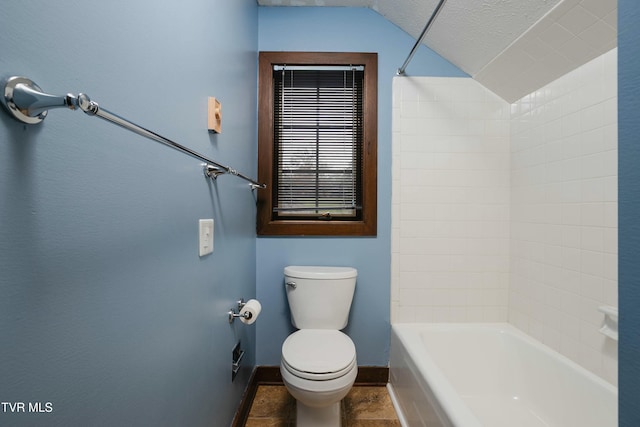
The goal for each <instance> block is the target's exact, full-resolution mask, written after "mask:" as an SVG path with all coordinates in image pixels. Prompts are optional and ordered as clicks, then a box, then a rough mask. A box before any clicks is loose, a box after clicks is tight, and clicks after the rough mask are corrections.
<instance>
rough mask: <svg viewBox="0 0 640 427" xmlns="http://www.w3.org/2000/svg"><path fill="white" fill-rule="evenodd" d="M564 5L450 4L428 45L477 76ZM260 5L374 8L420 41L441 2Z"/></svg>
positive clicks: (514, 1)
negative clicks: (533, 26) (510, 46)
mask: <svg viewBox="0 0 640 427" xmlns="http://www.w3.org/2000/svg"><path fill="white" fill-rule="evenodd" d="M558 1H559V0H448V1H447V2H446V3H445V4H444V7H443V8H442V10H441V12H440V14H439V16H438V19H437V20H436V21H434V23H433V25H432V26H431V29H430V30H429V33H428V34H427V37H426V39H425V44H427V45H428V46H429V47H430V48H431V49H433V50H434V51H436V52H438V53H439V54H440V55H442V56H444V57H446V58H447V59H448V60H449V61H451V62H452V63H454V64H455V65H457V66H458V67H460V68H461V69H462V70H463V71H465V72H467V73H468V74H471V75H474V74H476V73H477V72H479V71H480V70H481V69H482V68H483V67H484V66H485V65H486V64H488V63H489V62H490V61H491V60H492V59H493V58H495V57H496V56H497V55H498V54H499V53H500V52H501V51H502V50H504V49H505V48H506V47H507V46H509V44H511V43H512V42H513V41H514V40H515V39H516V38H517V37H518V36H520V35H521V34H522V33H523V32H524V31H525V30H527V29H528V28H529V27H531V26H532V25H533V24H534V23H535V22H536V21H537V20H539V19H540V18H541V17H542V16H543V15H544V14H545V13H546V12H548V11H549V10H550V9H551V8H552V7H553V6H555V4H556V3H558ZM258 3H259V4H260V5H263V6H358V7H369V8H371V9H373V10H375V11H377V12H378V13H380V14H381V15H382V16H384V17H385V18H387V19H388V20H389V21H391V22H393V23H394V24H396V25H397V26H398V27H400V28H402V29H403V30H404V31H406V32H407V33H409V34H410V35H411V36H412V37H414V38H417V37H418V36H419V35H420V32H421V31H422V29H423V28H424V25H425V23H426V22H427V20H428V19H429V17H430V16H431V13H432V12H433V10H434V9H435V7H436V5H437V4H438V0H393V1H390V0H258ZM409 49H411V47H410V46H409ZM408 53H409V52H408V51H407V54H408Z"/></svg>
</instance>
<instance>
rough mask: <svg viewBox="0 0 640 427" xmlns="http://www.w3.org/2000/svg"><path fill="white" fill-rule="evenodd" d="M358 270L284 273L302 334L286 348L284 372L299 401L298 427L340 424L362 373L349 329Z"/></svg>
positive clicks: (292, 337)
mask: <svg viewBox="0 0 640 427" xmlns="http://www.w3.org/2000/svg"><path fill="white" fill-rule="evenodd" d="M357 275H358V271H357V270H356V269H355V268H351V267H311V266H289V267H285V269H284V276H285V280H284V283H285V287H286V291H287V299H288V300H289V308H290V309H291V323H292V324H293V326H295V327H296V328H298V329H299V330H298V331H296V332H294V333H293V334H291V335H289V336H288V337H287V339H286V340H285V341H284V343H283V344H282V359H281V363H280V373H281V374H282V380H283V381H284V384H285V385H286V387H287V389H288V390H289V393H291V395H292V396H293V397H295V399H296V401H297V402H296V407H297V409H296V417H297V418H296V425H297V426H298V427H310V426H314V427H315V426H323V427H330V426H331V427H333V426H335V427H337V426H340V401H341V400H342V398H343V397H345V396H346V395H347V393H349V390H350V389H351V387H352V386H353V383H354V381H355V379H356V375H357V373H358V366H357V363H356V348H355V346H354V345H353V341H351V338H349V337H348V336H347V335H345V334H344V333H342V332H340V329H343V328H344V327H345V326H347V320H348V318H349V310H350V308H351V301H352V300H353V292H354V290H355V287H356V277H357Z"/></svg>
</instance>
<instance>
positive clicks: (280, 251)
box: [256, 7, 466, 366]
mask: <svg viewBox="0 0 640 427" xmlns="http://www.w3.org/2000/svg"><path fill="white" fill-rule="evenodd" d="M414 42H415V40H413V39H412V38H411V37H410V36H408V35H407V34H406V33H405V32H404V31H402V30H400V29H399V28H398V27H396V26H395V25H393V24H391V23H390V22H389V21H387V20H386V19H384V18H383V17H381V16H380V15H379V14H377V13H376V12H374V11H372V10H370V9H365V8H362V9H361V8H328V7H322V8H318V7H316V8H306V7H289V8H287V7H277V8H266V7H262V8H260V10H259V45H258V47H259V49H260V50H261V51H268V50H275V51H281V50H289V51H362V52H377V53H378V235H377V237H375V238H310V237H304V238H266V237H260V238H258V243H257V281H256V283H257V294H258V297H259V298H260V300H261V301H262V303H263V311H262V314H261V318H260V321H259V322H258V335H257V341H258V357H257V364H258V365H278V364H279V363H280V348H281V345H282V342H283V341H284V339H285V338H286V337H287V335H288V334H289V333H290V332H291V331H292V330H293V327H292V326H291V324H290V321H289V308H288V305H287V301H286V295H285V291H284V282H283V277H282V271H283V268H284V267H285V266H287V265H291V264H302V265H348V266H353V267H356V268H357V269H358V282H357V285H356V295H355V299H354V302H353V305H352V309H351V317H350V321H349V325H348V326H347V329H346V330H345V332H346V333H347V334H348V335H349V336H350V337H351V338H352V339H353V341H354V343H355V344H356V351H357V354H358V364H359V365H361V366H364V365H369V366H387V364H388V362H389V328H390V326H389V317H390V316H389V311H390V280H391V261H390V260H391V107H392V105H391V83H392V78H393V76H394V75H395V72H396V70H397V69H398V68H399V67H400V66H401V65H402V63H403V62H404V60H405V58H406V56H407V55H408V54H409V51H410V50H411V47H412V46H413V44H414ZM407 73H408V74H418V75H431V76H466V75H465V74H464V73H463V72H461V71H460V70H459V69H458V68H457V67H455V66H453V65H451V64H450V63H449V62H447V61H446V60H444V59H443V58H442V57H440V56H439V55H437V54H436V53H434V52H433V51H431V50H429V49H427V48H426V47H421V48H420V49H419V50H418V53H417V54H416V56H415V57H414V59H413V61H412V62H411V64H410V65H409V67H408V68H407Z"/></svg>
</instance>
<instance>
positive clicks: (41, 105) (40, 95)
mask: <svg viewBox="0 0 640 427" xmlns="http://www.w3.org/2000/svg"><path fill="white" fill-rule="evenodd" d="M0 85H1V87H2V90H3V93H2V96H0V102H2V104H3V105H4V107H5V109H6V110H7V111H8V112H9V113H10V114H11V115H12V116H13V117H14V118H15V119H17V120H19V121H21V122H23V123H26V124H30V125H35V124H38V123H41V122H42V121H43V120H44V119H45V118H46V117H47V113H48V111H49V110H50V109H52V108H68V109H70V110H76V109H80V110H82V111H84V112H85V113H86V114H88V115H90V116H97V117H100V118H101V119H103V120H106V121H108V122H110V123H113V124H115V125H118V126H120V127H123V128H125V129H127V130H130V131H132V132H134V133H137V134H138V135H141V136H144V137H146V138H148V139H151V140H154V141H156V142H159V143H161V144H164V145H166V146H168V147H171V148H173V149H175V150H178V151H180V152H182V153H184V154H187V155H189V156H191V157H194V158H196V159H199V160H202V161H203V162H205V164H204V165H203V166H204V168H203V171H204V174H205V176H207V177H209V178H212V179H216V178H217V177H218V176H219V175H223V174H227V173H228V174H230V175H235V176H237V177H239V178H241V179H244V180H245V181H248V182H249V186H250V188H251V189H252V190H255V189H263V188H266V187H267V186H266V185H265V184H261V183H259V182H256V181H254V180H253V179H251V178H249V177H247V176H245V175H243V174H241V173H240V172H238V171H237V170H235V169H233V168H231V167H229V166H224V165H222V164H220V163H218V162H216V161H214V160H211V159H209V158H207V157H205V156H203V155H202V154H200V153H198V152H196V151H193V150H191V149H190V148H188V147H185V146H184V145H180V144H178V143H177V142H174V141H172V140H170V139H168V138H165V137H164V136H162V135H159V134H157V133H155V132H153V131H150V130H149V129H146V128H144V127H142V126H139V125H137V124H135V123H133V122H131V121H129V120H127V119H125V118H123V117H120V116H118V115H117V114H114V113H112V112H110V111H108V110H106V109H104V108H102V107H100V106H99V105H98V103H96V102H94V101H92V100H91V99H90V98H89V96H87V95H86V94H84V93H80V94H78V96H75V95H73V94H70V93H68V94H66V95H62V96H59V95H51V94H48V93H45V92H44V91H43V90H42V89H41V88H40V86H38V85H37V84H36V83H35V82H33V81H32V80H31V79H28V78H26V77H20V76H13V77H9V78H7V79H4V80H2V82H0Z"/></svg>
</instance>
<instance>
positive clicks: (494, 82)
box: [258, 0, 617, 102]
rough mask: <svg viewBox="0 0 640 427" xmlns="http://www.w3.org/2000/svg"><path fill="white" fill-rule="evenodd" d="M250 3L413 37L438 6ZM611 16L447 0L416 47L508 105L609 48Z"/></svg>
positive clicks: (605, 11) (334, 0)
mask: <svg viewBox="0 0 640 427" xmlns="http://www.w3.org/2000/svg"><path fill="white" fill-rule="evenodd" d="M258 3H259V4H260V5H262V6H351V7H368V8H371V9H373V10H375V11H376V12H378V13H379V14H380V15H382V16H384V17H385V18H386V19H388V20H389V21H390V22H392V23H393V24H395V25H397V26H398V27H400V28H401V29H403V30H404V31H406V32H407V33H408V34H410V35H411V36H412V37H414V38H418V36H419V35H420V33H421V31H422V29H423V28H424V26H425V24H426V22H427V21H428V19H429V17H430V16H431V14H432V12H433V10H434V9H435V7H436V5H437V4H438V0H393V1H392V0H258ZM616 17H617V0H448V1H446V2H445V3H444V6H443V8H442V10H441V11H440V14H439V15H438V17H437V19H436V20H435V21H434V23H433V25H432V26H431V28H430V30H429V32H428V33H427V35H426V37H425V39H424V41H423V43H424V44H425V45H427V46H428V47H429V48H430V49H432V50H434V51H435V52H437V53H438V54H440V55H441V56H443V57H445V58H446V59H447V60H449V61H450V62H452V63H453V64H455V65H457V66H458V67H459V68H460V69H461V70H463V71H465V72H466V73H467V74H469V75H471V76H472V77H473V78H474V79H476V80H478V81H479V82H480V83H482V84H484V85H485V86H487V87H488V88H489V89H491V90H493V91H494V92H495V93H497V94H498V95H500V96H502V97H503V98H504V99H506V100H507V101H510V102H512V101H515V100H517V99H519V98H520V97H522V96H524V95H526V94H528V93H530V92H532V91H534V90H536V89H538V88H539V87H541V86H543V85H544V84H546V83H548V82H550V81H552V80H554V79H556V78H557V77H560V76H561V75H563V74H565V73H566V72H568V71H570V70H572V69H574V68H576V67H578V66H579V65H582V64H583V63H585V62H587V61H589V60H591V59H593V58H595V57H597V56H599V55H601V54H602V53H604V52H607V51H608V50H610V49H612V48H614V47H615V46H616V43H617V19H616ZM407 53H408V51H407ZM407 74H411V66H410V65H409V67H408V68H407Z"/></svg>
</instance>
